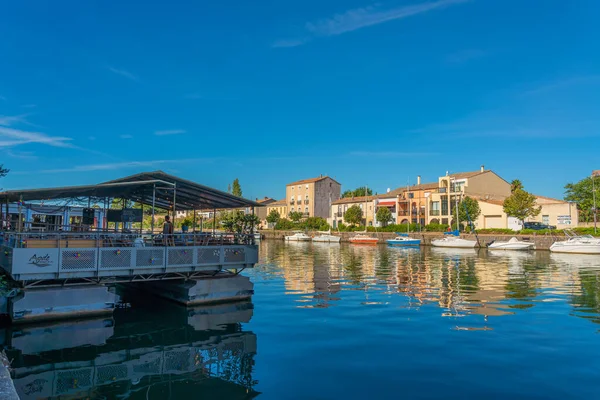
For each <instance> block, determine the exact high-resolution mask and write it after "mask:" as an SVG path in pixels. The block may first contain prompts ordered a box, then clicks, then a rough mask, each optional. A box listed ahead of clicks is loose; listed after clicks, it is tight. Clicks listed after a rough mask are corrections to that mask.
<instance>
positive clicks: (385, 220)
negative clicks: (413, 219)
mask: <svg viewBox="0 0 600 400" xmlns="http://www.w3.org/2000/svg"><path fill="white" fill-rule="evenodd" d="M375 216H376V217H377V221H379V222H381V223H382V224H383V226H386V225H387V224H389V223H390V222H392V219H393V216H392V212H391V211H390V209H389V208H387V207H379V209H378V210H377V213H376V214H375Z"/></svg>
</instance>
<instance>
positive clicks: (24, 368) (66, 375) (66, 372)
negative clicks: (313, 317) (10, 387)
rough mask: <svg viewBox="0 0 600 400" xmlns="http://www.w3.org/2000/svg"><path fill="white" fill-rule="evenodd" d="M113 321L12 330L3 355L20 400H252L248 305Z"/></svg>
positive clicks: (162, 309)
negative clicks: (9, 361)
mask: <svg viewBox="0 0 600 400" xmlns="http://www.w3.org/2000/svg"><path fill="white" fill-rule="evenodd" d="M156 303H160V304H155V305H153V306H152V307H149V308H142V309H138V308H134V307H132V308H129V309H121V310H116V312H115V315H114V319H112V318H109V319H93V320H86V321H75V322H63V323H58V324H52V325H44V326H24V327H9V328H7V329H5V330H4V335H2V336H0V337H1V338H3V339H4V343H3V344H4V347H5V348H6V349H7V355H8V357H9V359H12V360H13V361H12V368H13V379H14V383H15V387H16V389H17V392H18V393H19V396H20V397H21V399H22V400H33V399H36V400H37V399H46V398H61V399H63V398H64V399H66V398H68V399H80V398H86V399H116V398H121V399H125V398H143V399H183V398H213V397H216V398H227V399H249V398H253V397H255V396H256V395H257V394H258V393H257V392H255V391H254V390H253V386H254V385H255V382H254V381H253V379H252V370H253V366H254V356H255V354H256V335H255V334H253V333H252V332H244V331H243V330H242V327H241V323H246V322H249V321H250V319H251V318H252V313H253V306H252V303H249V302H248V303H235V304H226V305H218V306H212V307H202V308H185V307H181V306H178V305H174V304H170V303H166V304H165V303H164V302H158V301H157V302H156Z"/></svg>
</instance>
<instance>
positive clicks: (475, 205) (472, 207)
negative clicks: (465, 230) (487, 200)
mask: <svg viewBox="0 0 600 400" xmlns="http://www.w3.org/2000/svg"><path fill="white" fill-rule="evenodd" d="M467 214H468V216H467ZM480 214H481V209H480V208H479V202H478V201H477V200H475V199H474V198H472V197H469V196H466V197H465V198H464V199H462V200H461V202H460V203H459V204H458V220H459V221H460V222H468V221H469V218H470V219H471V221H475V220H477V218H479V215H480Z"/></svg>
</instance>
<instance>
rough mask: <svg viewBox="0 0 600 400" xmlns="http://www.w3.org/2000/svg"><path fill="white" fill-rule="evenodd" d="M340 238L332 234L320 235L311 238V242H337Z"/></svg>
mask: <svg viewBox="0 0 600 400" xmlns="http://www.w3.org/2000/svg"><path fill="white" fill-rule="evenodd" d="M341 239H342V238H341V237H339V236H333V235H321V236H316V237H314V238H313V242H319V243H339V242H340V240H341Z"/></svg>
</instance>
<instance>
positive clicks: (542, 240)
mask: <svg viewBox="0 0 600 400" xmlns="http://www.w3.org/2000/svg"><path fill="white" fill-rule="evenodd" d="M260 234H261V236H262V238H263V239H266V240H284V239H285V237H286V236H290V235H293V234H294V232H293V231H275V230H262V231H260ZM332 234H334V233H333V232H332ZM367 234H368V235H369V236H371V237H376V238H378V239H379V243H385V241H386V240H388V239H393V238H395V237H396V234H395V233H393V232H377V233H376V232H369V233H367ZM307 235H309V236H318V235H319V233H318V232H307ZM335 235H336V236H340V237H341V238H342V240H341V241H342V242H344V243H346V242H348V241H349V239H350V238H351V237H352V236H354V235H356V233H355V232H335ZM409 236H410V237H411V238H415V239H421V245H422V246H431V241H432V240H435V239H441V238H442V237H444V234H443V233H441V232H421V233H419V232H412V233H410V235H409ZM477 236H478V237H479V244H480V246H481V247H485V246H486V244H488V243H491V242H492V241H498V242H503V241H507V240H509V239H510V238H512V237H516V238H518V239H519V240H526V241H531V242H534V243H535V247H536V249H537V250H549V249H550V246H551V245H552V243H554V242H556V241H557V240H564V239H565V238H558V237H556V236H552V235H514V234H513V235H494V234H485V235H484V234H478V235H477ZM460 237H461V238H463V239H468V240H477V238H476V237H475V235H472V234H461V235H460Z"/></svg>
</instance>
